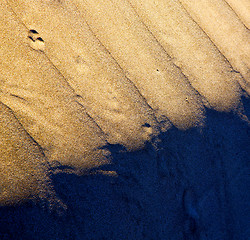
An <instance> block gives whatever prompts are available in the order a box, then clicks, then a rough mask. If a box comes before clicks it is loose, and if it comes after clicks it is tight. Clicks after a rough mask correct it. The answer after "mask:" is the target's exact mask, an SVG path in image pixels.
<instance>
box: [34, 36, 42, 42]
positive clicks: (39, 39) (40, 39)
mask: <svg viewBox="0 0 250 240" xmlns="http://www.w3.org/2000/svg"><path fill="white" fill-rule="evenodd" d="M36 40H38V41H41V42H44V41H43V39H42V38H41V37H39V38H37V39H36Z"/></svg>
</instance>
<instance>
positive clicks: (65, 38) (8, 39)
mask: <svg viewBox="0 0 250 240" xmlns="http://www.w3.org/2000/svg"><path fill="white" fill-rule="evenodd" d="M249 11H250V10H249V3H248V1H246V0H241V1H236V0H226V1H223V0H221V1H218V0H202V1H194V0H193V1H192V0H179V1H178V0H171V1H164V0H157V1H153V0H148V1H146V0H116V1H115V0H85V1H82V0H72V1H69V0H64V1H56V0H55V1H49V0H43V1H42V0H8V1H7V0H3V1H1V2H0V29H1V31H0V56H1V60H0V124H1V125H0V138H1V139H0V177H1V182H0V205H12V204H16V203H20V202H22V201H26V200H28V199H33V198H37V197H41V198H42V197H44V198H46V194H45V193H44V194H41V193H42V192H50V193H53V194H52V195H53V198H55V199H56V198H57V197H56V195H55V194H54V190H53V186H51V180H50V170H51V168H53V167H55V166H56V167H58V166H60V167H61V166H67V168H70V170H69V169H68V170H67V171H69V172H75V173H78V174H79V175H81V174H84V173H86V172H91V171H92V170H93V169H94V170H97V169H99V170H97V172H98V174H100V175H104V176H109V175H110V176H116V174H117V173H116V172H115V171H112V170H111V171H109V170H100V167H102V166H108V165H109V164H111V162H112V157H111V155H112V153H111V152H110V149H109V147H110V146H113V145H117V146H118V145H119V146H121V147H122V148H124V149H123V151H128V152H137V151H141V150H142V149H144V147H145V145H147V144H148V143H150V144H152V145H153V146H154V148H155V149H158V147H159V144H160V140H159V139H160V137H159V136H160V134H161V133H162V132H167V133H168V131H170V129H171V128H172V129H173V128H174V129H178V130H180V131H189V130H190V129H194V128H196V129H197V128H199V129H202V128H203V127H204V126H205V125H206V116H207V115H206V109H209V111H210V110H215V111H218V112H222V113H232V112H233V113H234V114H236V115H238V116H239V117H240V118H241V119H242V121H245V122H248V120H247V117H246V116H245V114H244V107H243V103H242V100H241V98H242V96H244V97H245V98H247V99H248V97H249V93H250V89H249V82H250V74H249V64H250V54H249V53H250V44H249V43H250V35H249ZM108 149H109V150H108ZM164 151H165V150H164ZM67 171H66V170H65V172H67ZM62 172H63V170H62ZM52 195H51V196H52ZM186 205H187V206H188V207H186V208H188V211H189V212H191V215H192V214H194V215H195V216H196V212H195V211H196V210H192V206H191V205H190V206H189V205H188V204H186ZM186 205H185V206H186ZM190 209H191V210H190ZM191 217H192V218H194V217H193V216H191Z"/></svg>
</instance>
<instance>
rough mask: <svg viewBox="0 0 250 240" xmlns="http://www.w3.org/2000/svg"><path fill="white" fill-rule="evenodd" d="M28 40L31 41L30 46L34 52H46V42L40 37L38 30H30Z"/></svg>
mask: <svg viewBox="0 0 250 240" xmlns="http://www.w3.org/2000/svg"><path fill="white" fill-rule="evenodd" d="M28 38H29V40H30V46H31V47H32V48H33V49H34V50H40V51H44V49H45V43H44V40H43V39H42V38H41V37H40V35H39V33H38V32H37V31H36V30H34V29H31V30H29V33H28Z"/></svg>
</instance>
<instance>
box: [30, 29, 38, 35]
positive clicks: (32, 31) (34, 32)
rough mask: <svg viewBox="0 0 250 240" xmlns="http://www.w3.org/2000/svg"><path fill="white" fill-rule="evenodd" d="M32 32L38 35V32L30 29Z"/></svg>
mask: <svg viewBox="0 0 250 240" xmlns="http://www.w3.org/2000/svg"><path fill="white" fill-rule="evenodd" d="M30 32H31V33H34V34H38V32H37V31H36V30H34V29H30Z"/></svg>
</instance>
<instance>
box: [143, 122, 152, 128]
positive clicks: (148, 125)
mask: <svg viewBox="0 0 250 240" xmlns="http://www.w3.org/2000/svg"><path fill="white" fill-rule="evenodd" d="M142 126H143V127H147V128H150V127H151V125H150V124H149V123H145V124H144V125H142Z"/></svg>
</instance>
